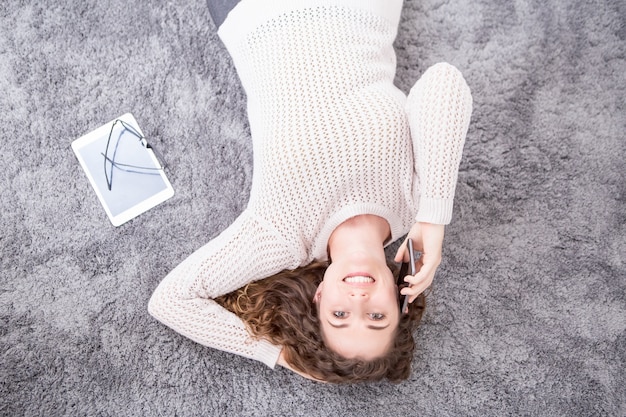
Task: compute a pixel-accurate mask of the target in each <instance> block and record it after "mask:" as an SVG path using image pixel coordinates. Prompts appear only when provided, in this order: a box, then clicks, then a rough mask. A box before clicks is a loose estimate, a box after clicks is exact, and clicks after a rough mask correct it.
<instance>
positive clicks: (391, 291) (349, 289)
mask: <svg viewBox="0 0 626 417" xmlns="http://www.w3.org/2000/svg"><path fill="white" fill-rule="evenodd" d="M315 302H316V303H317V305H318V310H319V317H320V323H321V330H322V336H323V338H324V341H325V343H326V345H327V346H328V347H329V348H330V349H332V350H333V351H335V352H336V353H338V354H340V355H341V356H343V357H345V358H360V359H364V360H371V359H374V358H377V357H380V356H383V355H384V354H385V353H387V352H388V351H389V349H390V348H391V346H392V345H393V338H394V337H395V333H396V329H397V327H398V322H399V320H400V308H399V306H398V294H397V287H396V283H395V281H394V277H393V274H392V273H391V271H390V270H389V267H388V266H387V264H386V263H385V262H384V261H383V262H381V261H379V260H375V259H371V258H367V257H366V256H358V255H357V256H352V257H351V258H350V259H346V260H341V261H335V260H334V261H333V262H332V263H331V264H330V266H329V267H328V269H327V270H326V273H325V274H324V280H323V281H322V283H321V284H320V285H319V287H318V288H317V292H316V294H315Z"/></svg>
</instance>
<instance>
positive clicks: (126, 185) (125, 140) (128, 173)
mask: <svg viewBox="0 0 626 417" xmlns="http://www.w3.org/2000/svg"><path fill="white" fill-rule="evenodd" d="M72 149H73V150H74V153H75V154H76V157H77V158H78V161H79V162H80V165H81V166H82V167H83V170H84V171H85V174H87V178H88V179H89V182H90V183H91V186H92V187H93V189H94V190H95V192H96V195H97V196H98V199H99V200H100V203H102V206H103V207H104V210H105V211H106V213H107V216H109V219H110V220H111V223H113V225H114V226H120V225H122V224H124V223H125V222H127V221H129V220H131V219H133V218H135V217H137V216H138V215H140V214H142V213H144V212H146V211H147V210H150V209H151V208H153V207H154V206H156V205H158V204H160V203H162V202H163V201H165V200H167V199H168V198H170V197H172V196H173V195H174V189H173V188H172V185H171V184H170V182H169V181H168V179H167V177H166V176H165V171H164V167H163V166H162V165H161V164H163V163H164V162H163V161H159V160H158V159H157V157H156V155H155V153H154V149H153V148H152V147H151V146H150V145H149V142H147V141H146V139H145V138H144V137H143V133H142V132H141V130H140V129H139V125H138V124H137V121H136V120H135V118H134V117H133V115H132V114H130V113H126V114H125V115H123V116H121V117H118V118H117V119H115V120H112V121H110V122H109V123H107V124H105V125H104V126H101V127H99V128H98V129H96V130H94V131H93V132H90V133H87V134H86V135H85V136H82V137H81V138H79V139H76V140H75V141H74V142H72Z"/></svg>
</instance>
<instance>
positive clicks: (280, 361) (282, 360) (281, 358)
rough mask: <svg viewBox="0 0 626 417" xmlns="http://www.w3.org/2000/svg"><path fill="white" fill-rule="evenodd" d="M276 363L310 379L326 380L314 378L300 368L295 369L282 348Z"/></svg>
mask: <svg viewBox="0 0 626 417" xmlns="http://www.w3.org/2000/svg"><path fill="white" fill-rule="evenodd" d="M276 364H277V365H280V366H282V367H283V368H287V369H289V370H290V371H291V372H295V373H297V374H298V375H300V376H303V377H305V378H306V379H310V380H312V381H316V382H326V381H322V380H321V379H317V378H313V377H312V376H311V375H309V374H305V373H304V372H300V371H298V370H295V369H293V368H292V367H291V366H289V364H288V363H287V361H286V360H285V357H284V355H283V351H282V350H281V351H280V355H279V356H278V361H277V362H276Z"/></svg>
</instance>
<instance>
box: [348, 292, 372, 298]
mask: <svg viewBox="0 0 626 417" xmlns="http://www.w3.org/2000/svg"><path fill="white" fill-rule="evenodd" d="M350 297H351V298H353V299H354V300H367V299H368V298H369V293H368V292H366V291H359V290H353V291H350Z"/></svg>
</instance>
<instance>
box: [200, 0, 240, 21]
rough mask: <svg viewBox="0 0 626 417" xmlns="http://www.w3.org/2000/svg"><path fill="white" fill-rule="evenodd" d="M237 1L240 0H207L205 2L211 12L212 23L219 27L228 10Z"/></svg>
mask: <svg viewBox="0 0 626 417" xmlns="http://www.w3.org/2000/svg"><path fill="white" fill-rule="evenodd" d="M239 1H240V0H207V2H206V3H207V6H209V13H210V14H211V18H212V19H213V23H215V27H218V28H219V27H220V26H221V25H222V23H224V20H226V16H228V12H230V11H231V10H232V9H233V7H235V6H236V5H237V3H239Z"/></svg>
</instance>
